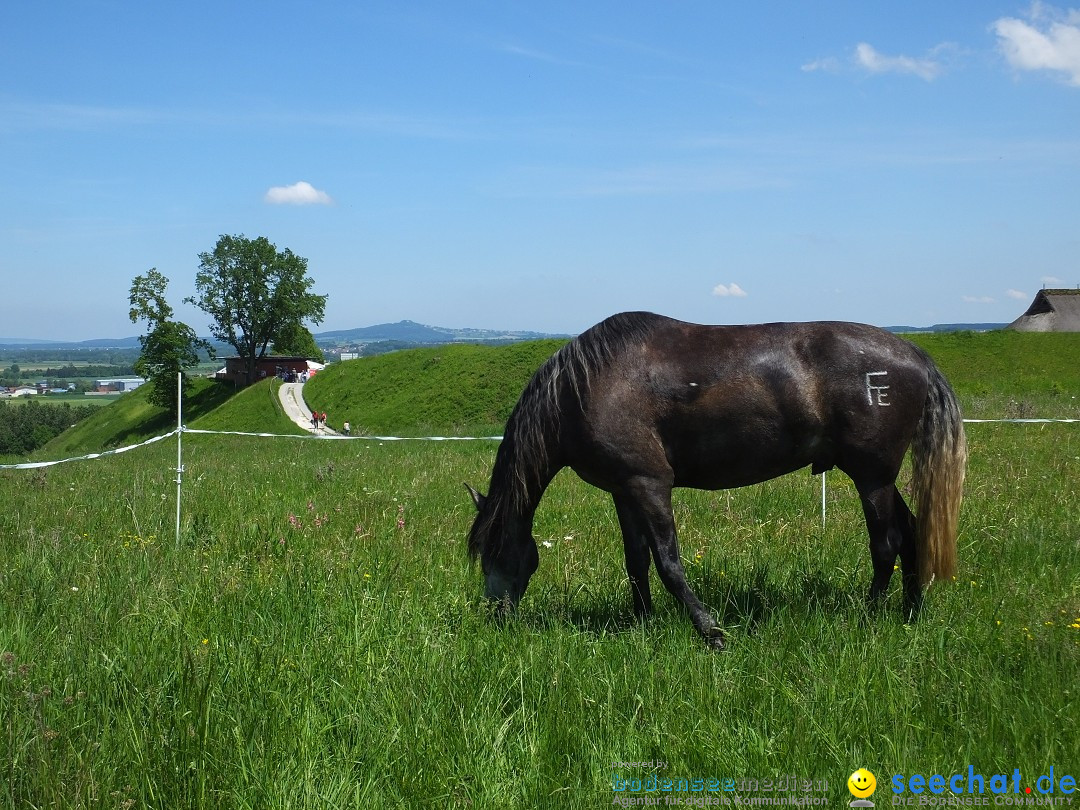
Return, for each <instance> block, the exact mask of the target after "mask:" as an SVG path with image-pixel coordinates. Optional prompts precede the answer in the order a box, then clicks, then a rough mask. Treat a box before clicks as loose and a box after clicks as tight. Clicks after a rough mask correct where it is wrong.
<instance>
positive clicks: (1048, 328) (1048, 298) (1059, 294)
mask: <svg viewBox="0 0 1080 810" xmlns="http://www.w3.org/2000/svg"><path fill="white" fill-rule="evenodd" d="M1008 328H1009V329H1016V330H1017V331H1019V332H1080V289H1076V290H1039V291H1038V292H1037V293H1036V294H1035V300H1034V301H1032V302H1031V306H1029V307H1028V308H1027V312H1025V313H1024V314H1023V315H1021V316H1020V317H1019V318H1017V319H1016V320H1015V321H1013V322H1012V323H1010V324H1009V326H1008Z"/></svg>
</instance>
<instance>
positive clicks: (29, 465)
mask: <svg viewBox="0 0 1080 810" xmlns="http://www.w3.org/2000/svg"><path fill="white" fill-rule="evenodd" d="M964 422H965V423H980V424H985V423H990V422H1011V423H1014V424H1050V423H1075V422H1080V419H965V420H964ZM177 433H202V434H213V435H220V436H255V437H258V438H269V439H320V440H327V439H328V440H331V441H367V442H490V441H494V442H498V441H502V436H342V435H341V434H325V433H321V434H320V433H304V434H289V433H247V432H244V431H240V430H197V429H193V428H188V427H185V428H178V429H176V430H170V431H169V432H168V433H164V434H162V435H161V436H154V437H153V438H152V439H147V440H146V441H144V442H139V443H138V444H132V445H129V446H127V447H117V448H115V449H113V450H103V451H102V452H100V453H87V454H86V455H85V456H74V457H72V458H61V459H57V460H56V461H28V462H25V463H23V464H0V470H34V469H40V468H41V467H52V466H54V465H56V464H66V463H68V462H69V461H90V460H92V459H97V458H105V457H106V456H115V455H119V454H120V453H126V452H128V451H129V450H136V449H138V448H140V447H146V446H147V445H150V444H154V443H155V442H160V441H161V440H162V439H168V438H169V437H170V436H175V435H176V434H177Z"/></svg>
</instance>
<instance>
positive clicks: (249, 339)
mask: <svg viewBox="0 0 1080 810" xmlns="http://www.w3.org/2000/svg"><path fill="white" fill-rule="evenodd" d="M314 283H315V282H314V281H313V280H312V279H311V278H310V277H309V276H308V274H307V259H305V258H304V257H302V256H297V255H296V254H295V253H293V252H292V251H291V250H289V249H288V248H286V249H285V250H280V251H279V250H278V249H277V247H276V246H275V245H274V244H272V243H271V242H270V241H269V240H267V239H266V238H265V237H262V236H260V237H259V238H257V239H248V238H246V237H244V236H222V237H220V238H219V239H218V241H217V245H215V246H214V250H213V251H211V252H209V253H200V254H199V272H198V274H197V275H196V276H195V289H196V290H197V294H196V295H194V296H192V297H190V298H187V299H185V300H186V301H188V302H190V303H192V304H195V305H196V306H197V307H199V308H200V309H202V310H203V311H204V312H206V313H207V314H209V315H210V316H211V317H212V318H213V319H214V323H213V324H211V326H210V332H211V333H212V334H213V336H214V337H215V338H217V339H218V340H221V341H224V342H225V343H228V344H229V345H230V346H232V347H233V348H234V349H236V353H237V354H238V355H239V356H240V357H241V358H243V359H244V362H245V367H246V371H247V381H248V382H249V383H250V382H253V381H254V380H255V363H256V360H257V359H258V358H260V357H263V356H264V355H265V354H266V349H267V347H268V346H269V345H271V343H273V342H274V341H275V340H277V339H278V337H279V335H283V334H285V332H286V331H287V330H290V329H295V328H296V327H297V326H298V325H300V324H301V323H303V322H304V321H311V322H313V323H322V319H323V314H324V312H325V310H326V296H325V295H316V294H314V293H313V292H311V287H312V285H314Z"/></svg>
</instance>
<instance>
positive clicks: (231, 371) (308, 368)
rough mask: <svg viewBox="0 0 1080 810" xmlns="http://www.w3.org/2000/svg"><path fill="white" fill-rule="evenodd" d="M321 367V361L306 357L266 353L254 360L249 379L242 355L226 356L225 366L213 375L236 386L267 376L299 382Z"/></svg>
mask: <svg viewBox="0 0 1080 810" xmlns="http://www.w3.org/2000/svg"><path fill="white" fill-rule="evenodd" d="M321 368H323V364H322V363H316V362H315V361H314V360H309V359H308V358H307V357H291V356H283V355H274V354H268V355H266V356H265V357H259V358H257V359H256V360H255V379H254V380H249V379H248V378H247V360H246V359H245V358H243V357H226V358H225V368H223V369H220V370H219V371H218V372H217V373H216V374H215V375H214V379H216V380H225V381H227V382H231V383H232V384H233V385H235V386H237V387H243V386H245V385H249V384H251V383H253V382H258V381H259V380H264V379H266V378H267V377H281V378H282V379H284V380H290V381H295V382H301V381H303V380H306V379H307V378H308V377H310V376H311V375H312V374H314V373H315V372H316V371H318V370H319V369H321Z"/></svg>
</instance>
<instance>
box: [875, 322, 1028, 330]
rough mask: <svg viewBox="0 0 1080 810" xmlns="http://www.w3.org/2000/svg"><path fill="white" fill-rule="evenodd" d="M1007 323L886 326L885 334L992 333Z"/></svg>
mask: <svg viewBox="0 0 1080 810" xmlns="http://www.w3.org/2000/svg"><path fill="white" fill-rule="evenodd" d="M1006 326H1008V324H1007V323H936V324H934V325H933V326H886V327H884V329H885V331H886V332H992V331H993V330H995V329H1004V328H1005V327H1006Z"/></svg>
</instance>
